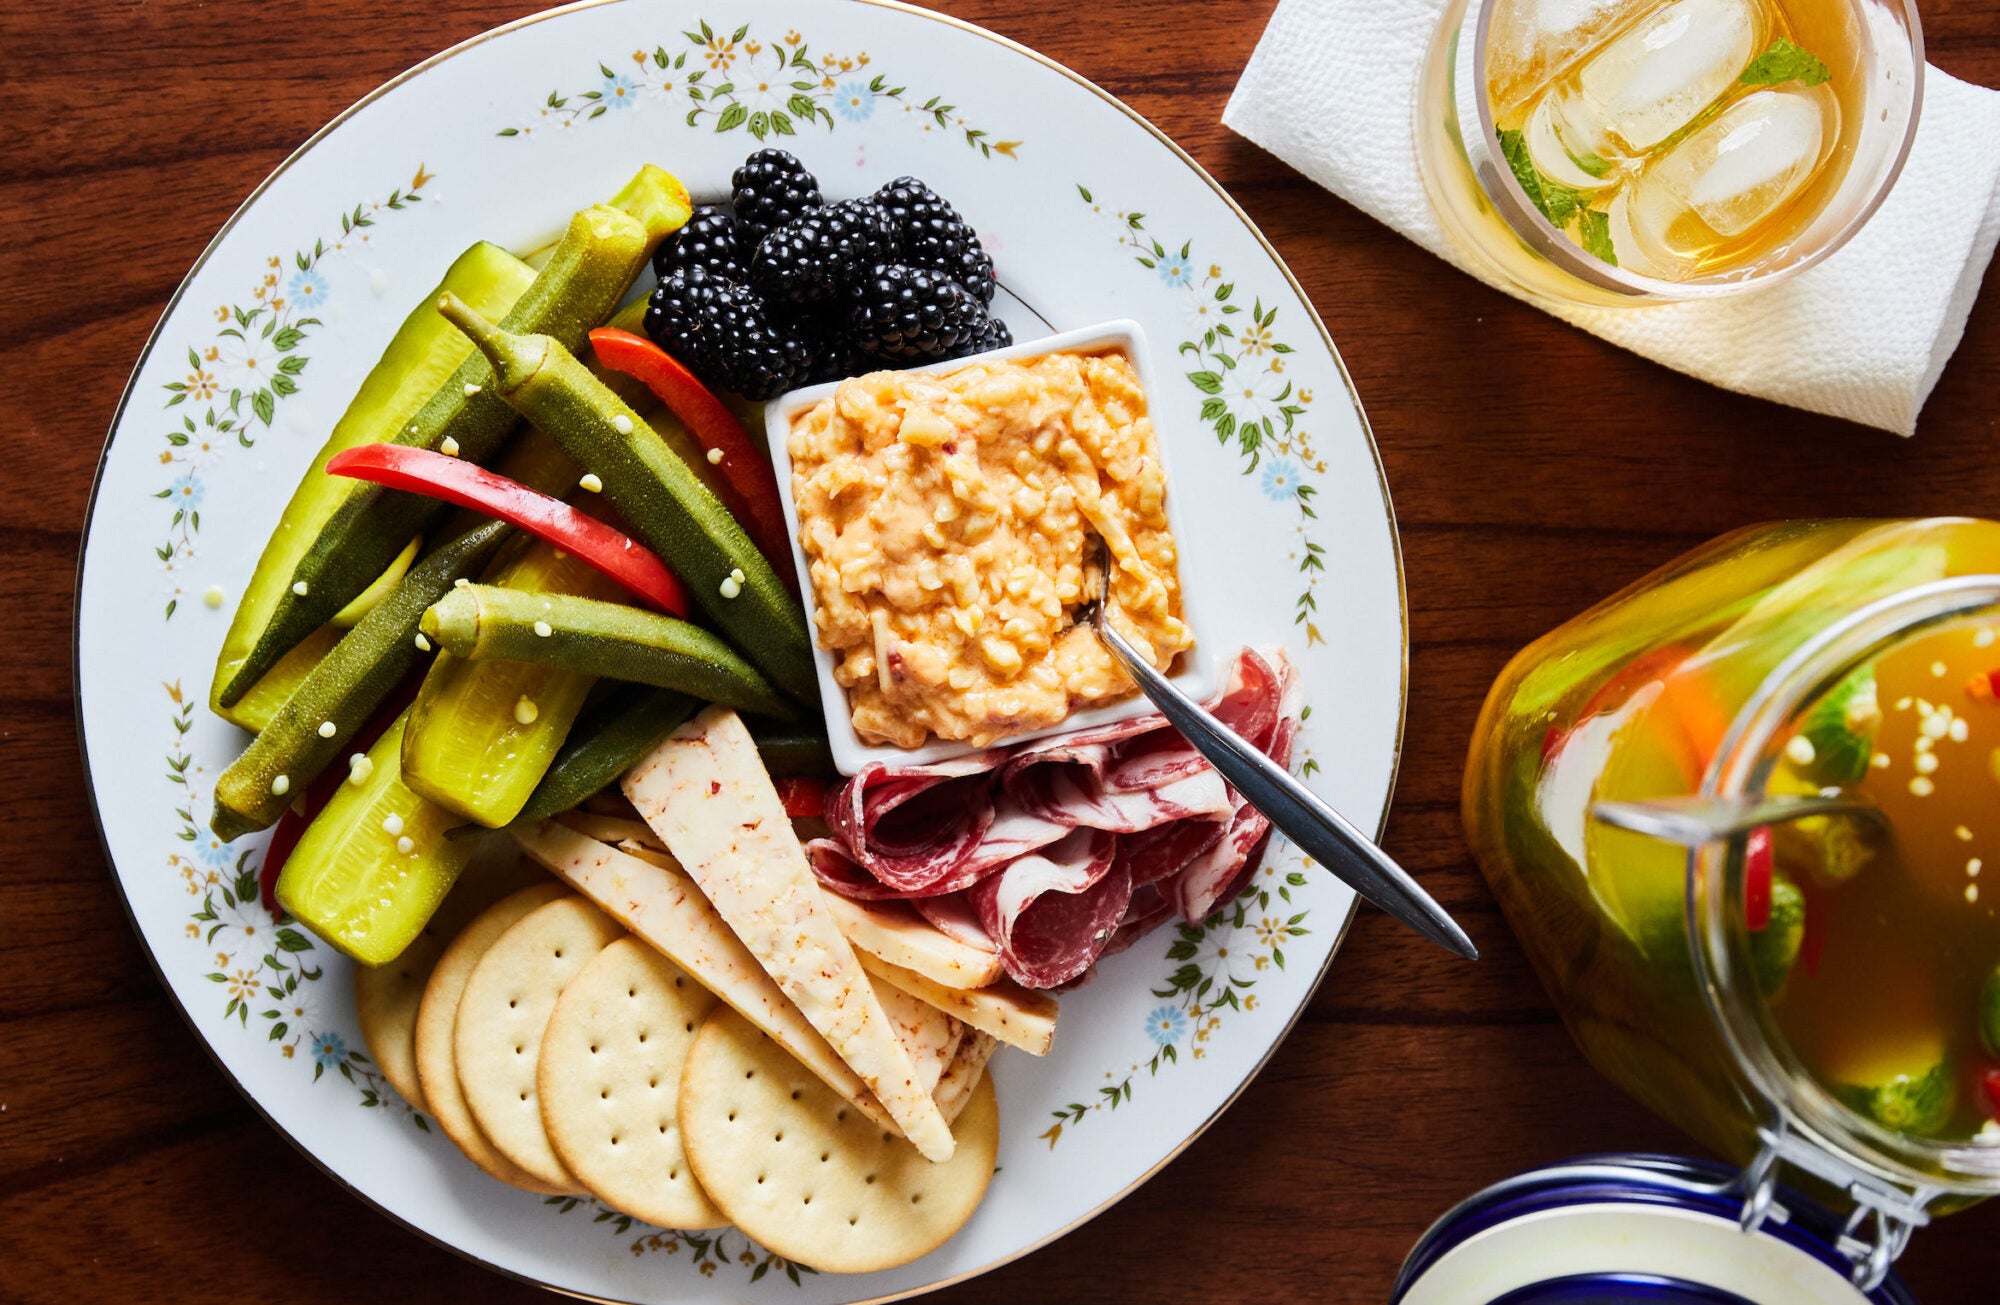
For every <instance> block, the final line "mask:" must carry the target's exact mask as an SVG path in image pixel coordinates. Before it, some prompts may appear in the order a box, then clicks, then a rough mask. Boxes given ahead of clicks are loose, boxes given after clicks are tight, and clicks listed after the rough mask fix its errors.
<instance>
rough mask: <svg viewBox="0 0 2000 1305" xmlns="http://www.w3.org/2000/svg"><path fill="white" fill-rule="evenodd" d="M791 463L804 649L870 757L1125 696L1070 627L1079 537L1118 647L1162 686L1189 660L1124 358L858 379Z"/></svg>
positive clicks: (1144, 432) (1139, 407)
mask: <svg viewBox="0 0 2000 1305" xmlns="http://www.w3.org/2000/svg"><path fill="white" fill-rule="evenodd" d="M787 448H788V450H789V452H790V454H791V460H792V487H793V496H794V498H795V499H796V501H797V504H798V512H799V528H800V534H801V538H802V542H803V543H804V546H805V553H806V558H807V560H808V561H809V562H810V563H811V567H812V584H813V592H814V595H815V596H816V598H817V599H818V610H817V611H816V612H815V613H814V617H813V619H814V624H815V625H816V626H817V631H816V634H817V638H818V640H819V643H820V646H821V647H822V648H825V649H827V650H829V651H830V652H832V653H833V654H834V655H835V657H836V659H837V664H836V667H835V670H834V678H835V679H836V680H837V681H838V682H839V683H840V684H841V686H842V687H844V688H845V689H846V690H847V696H848V704H849V706H850V708H851V709H852V711H853V716H854V728H855V732H856V733H857V734H859V735H860V737H861V738H862V739H863V740H864V741H866V742H869V743H890V744H895V745H897V746H900V747H906V748H914V747H918V746H920V745H921V744H923V743H924V741H925V739H926V737H927V736H928V735H932V734H935V735H937V736H938V737H939V738H942V739H959V740H964V741H966V742H969V743H972V744H973V745H975V746H978V747H984V746H986V745H987V744H989V743H992V742H994V741H996V740H999V739H1002V738H1006V737H1009V736H1011V735H1016V734H1025V733H1028V732H1030V731H1033V730H1039V729H1046V728H1048V727H1050V726H1053V725H1056V724H1059V723H1060V722H1061V721H1062V720H1063V719H1064V718H1065V717H1067V716H1068V715H1069V714H1070V713H1071V712H1072V711H1075V710H1080V709H1082V708H1085V707H1089V706H1094V705H1098V704H1102V703H1104V702H1107V701H1109V700H1111V699H1114V698H1120V697H1123V696H1125V695H1126V694H1129V693H1131V692H1132V691H1133V688H1134V686H1133V684H1132V681H1131V679H1130V678H1129V677H1128V676H1126V674H1125V673H1124V671H1122V670H1120V669H1119V667H1118V665H1117V663H1116V662H1114V661H1113V660H1112V659H1111V655H1110V654H1109V653H1107V652H1106V651H1105V650H1104V647H1103V645H1102V644H1100V643H1099V642H1098V641H1097V639H1096V637H1095V636H1094V635H1093V634H1092V633H1091V631H1090V629H1089V628H1088V627H1087V626H1080V625H1078V624H1076V621H1075V608H1076V607H1077V605H1078V604H1079V603H1081V602H1082V600H1083V564H1084V560H1085V557H1086V555H1087V553H1086V550H1087V549H1089V548H1091V547H1093V546H1094V545H1093V536H1094V537H1097V538H1101V539H1102V540H1103V541H1104V546H1105V562H1106V579H1107V584H1108V588H1107V593H1108V595H1109V600H1108V610H1107V612H1106V615H1107V617H1108V618H1109V619H1110V620H1111V621H1112V622H1113V623H1115V625H1116V626H1117V628H1118V630H1119V632H1120V633H1121V634H1123V635H1125V636H1126V638H1128V639H1130V640H1131V641H1132V644H1133V646H1134V647H1136V648H1137V649H1139V651H1140V652H1141V653H1142V654H1144V655H1145V656H1146V657H1147V658H1148V659H1149V660H1150V661H1151V662H1152V664H1153V665H1154V666H1156V667H1158V668H1160V669H1162V670H1165V669H1166V668H1167V666H1168V665H1169V664H1171V663H1172V661H1173V659H1174V658H1175V657H1176V656H1177V655H1179V654H1180V653H1183V652H1185V651H1187V650H1188V648H1190V647H1191V646H1192V645H1193V642H1194V639H1193V636H1192V635H1191V634H1190V633H1189V631H1188V627H1187V625H1186V624H1185V623H1184V622H1183V621H1182V620H1181V615H1180V576H1179V573H1178V571H1177V569H1176V553H1175V547H1174V538H1173V535H1172V533H1171V531H1170V530H1169V529H1168V526H1167V509H1166V495H1167V481H1166V473H1165V472H1164V470H1163V469H1162V468H1161V466H1160V457H1159V447H1158V444H1157V442H1156V440H1155V438H1154V434H1153V423H1152V421H1151V419H1150V418H1149V417H1148V416H1147V415H1146V395H1145V392H1144V391H1143V390H1142V389H1141V388H1140V386H1139V377H1138V373H1137V372H1136V371H1135V370H1134V369H1133V366H1132V362H1131V360H1130V359H1129V358H1127V357H1126V356H1125V355H1124V354H1123V353H1103V354H1075V353H1054V354H1047V355H1044V356H1042V357H1039V358H1027V359H1021V360H1018V361H1006V362H980V363H973V364H971V365H969V366H967V367H965V368H962V369H961V370H958V371H955V372H951V373H949V374H945V375H939V374H936V373H923V372H877V373H874V374H872V375H868V376H859V377H855V378H854V379H852V380H849V381H844V382H842V384H841V386H840V388H839V389H838V390H837V391H835V392H834V394H833V396H832V397H831V398H828V399H825V400H822V401H821V402H820V403H819V404H818V405H816V406H815V407H813V408H811V409H810V410H808V411H806V412H803V413H801V414H799V415H798V416H797V417H795V418H794V419H793V421H792V430H791V435H790V438H789V440H788V441H787Z"/></svg>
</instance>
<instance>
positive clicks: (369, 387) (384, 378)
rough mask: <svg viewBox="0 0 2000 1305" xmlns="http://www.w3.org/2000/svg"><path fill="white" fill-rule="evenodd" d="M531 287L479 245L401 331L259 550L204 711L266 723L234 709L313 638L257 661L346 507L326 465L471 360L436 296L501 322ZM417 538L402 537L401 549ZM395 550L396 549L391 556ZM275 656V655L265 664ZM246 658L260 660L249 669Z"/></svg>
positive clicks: (418, 404)
mask: <svg viewBox="0 0 2000 1305" xmlns="http://www.w3.org/2000/svg"><path fill="white" fill-rule="evenodd" d="M534 279H535V272H534V269H533V268H531V267H529V266H528V265H527V264H526V263H523V262H522V261H521V260H520V259H518V258H516V257H514V256H513V255H512V254H510V253H508V252H507V251H506V250H504V249H502V248H500V247H499V246H498V245H492V244H487V243H485V242H483V241H482V242H481V243H479V244H476V245H474V246H473V247H472V248H470V249H468V250H466V251H465V252H464V253H463V254H461V255H459V256H458V258H457V259H455V260H454V261H453V262H452V265H451V266H450V267H449V268H448V269H446V271H445V274H444V278H443V280H442V281H440V282H439V283H438V287H437V289H435V290H433V291H431V293H430V294H429V295H428V296H427V297H426V298H425V300H424V302H422V303H420V304H418V305H417V307H416V309H415V310H414V311H413V312H411V313H410V315H409V316H408V317H407V318H406V319H405V320H404V322H403V324H402V326H401V327H400V328H398V330H397V331H396V334H395V335H394V337H392V338H391V339H390V341H389V345H388V347H387V348H386V349H384V350H383V351H382V357H381V358H380V360H378V361H377V362H376V364H375V366H374V367H373V368H372V369H371V370H370V371H369V373H368V375H367V377H366V379H364V380H363V381H362V382H361V388H360V389H359V390H358V391H356V393H355V395H354V399H353V401H352V402H351V403H349V404H348V405H347V411H346V412H345V413H343V414H342V415H341V418H340V420H339V421H338V422H336V423H334V427H333V431H332V433H331V434H329V435H328V436H327V439H326V444H325V445H324V446H323V447H322V448H321V449H320V451H319V453H318V455H317V456H316V457H314V459H313V462H312V465H311V466H310V467H308V468H307V469H306V474H305V475H304V477H302V478H301V479H300V481H299V484H298V487H297V488H296V489H294V490H293V491H292V496H291V498H290V500H289V501H287V502H286V504H285V509H284V511H283V512H281V513H280V514H279V516H278V524H277V525H276V527H274V528H273V529H272V531H271V536H270V538H269V539H267V540H266V541H265V543H264V551H263V552H262V553H261V554H260V555H259V556H258V558H257V566H256V569H255V570H254V571H253V572H252V573H251V576H250V581H249V583H248V584H247V585H246V586H245V587H244V590H243V597H242V598H241V600H239V601H238V603H237V604H236V611H235V614H234V615H233V616H231V618H230V621H229V632H228V633H227V634H226V635H224V636H223V640H222V650H221V652H220V653H218V654H217V656H216V661H215V679H214V681H213V683H212V684H211V686H210V689H209V707H210V709H211V710H213V711H214V712H216V713H217V714H218V715H220V716H223V717H225V718H227V719H229V720H232V721H234V722H235V723H236V724H238V725H242V726H244V727H245V728H248V729H255V728H258V727H259V725H260V723H261V719H268V717H269V711H268V710H264V711H260V712H253V713H251V714H249V716H248V718H246V716H245V715H239V714H237V713H235V712H234V711H232V710H231V709H232V708H234V707H236V706H237V705H238V704H239V703H242V702H244V701H246V700H247V699H248V697H249V696H250V695H251V693H252V692H253V690H252V686H253V685H255V686H257V687H256V690H255V692H256V693H257V694H258V696H268V695H269V694H270V692H271V690H266V689H265V688H264V687H263V685H262V683H261V681H262V680H264V679H266V678H268V676H267V674H266V673H267V672H270V671H272V670H273V668H274V667H275V666H276V665H277V664H278V662H279V659H280V658H281V657H285V656H286V655H287V654H289V653H290V652H292V651H293V650H294V649H295V648H297V647H299V646H302V645H303V642H304V641H305V640H306V639H308V638H309V637H310V636H312V635H313V634H314V631H313V630H306V629H300V628H298V627H299V625H300V624H301V623H302V622H301V621H300V620H293V621H289V622H288V623H287V626H286V630H287V633H286V634H285V635H284V636H283V639H282V642H283V644H284V646H283V647H278V648H275V650H274V649H273V648H270V647H265V648H264V649H263V651H261V652H258V649H259V647H260V645H262V644H264V642H265V636H266V634H267V632H268V631H269V630H270V629H271V622H272V620H273V618H274V617H275V615H276V613H277V611H278V608H279V605H280V603H281V602H282V601H283V599H284V598H285V597H286V596H287V595H288V592H289V590H290V589H291V586H292V583H293V575H292V572H293V571H294V570H296V569H297V567H298V565H299V562H300V560H301V559H303V558H304V557H305V555H306V552H307V550H309V549H310V548H311V547H312V546H313V543H314V542H315V541H316V540H317V539H318V538H319V536H320V534H321V532H323V531H324V530H326V529H327V528H328V526H329V525H330V524H331V522H332V521H333V518H334V516H335V515H336V514H337V513H338V511H339V509H340V506H341V504H342V503H343V502H344V501H345V498H346V491H347V486H344V485H342V484H341V483H340V482H338V481H335V480H331V479H329V478H328V477H327V475H326V464H327V462H328V460H329V459H331V458H332V457H333V456H334V455H335V454H336V453H339V452H340V451H341V450H343V449H350V448H355V447H357V446H359V445H362V444H373V443H375V442H377V441H380V440H386V439H390V438H392V437H393V436H394V435H395V433H396V432H397V431H400V430H404V429H406V428H408V426H409V424H410V421H411V419H412V418H413V417H414V416H415V415H416V414H417V412H418V410H419V409H421V408H423V406H424V405H425V404H426V403H428V402H429V401H430V398H431V396H432V395H433V394H435V393H437V390H438V387H439V386H441V385H443V384H444V383H445V381H446V380H448V379H450V378H451V376H452V375H453V374H454V373H455V372H457V371H458V370H459V369H460V368H461V367H462V366H463V365H464V364H465V363H466V361H467V360H468V359H469V358H471V357H472V355H473V350H472V349H471V348H469V347H468V346H467V345H466V343H465V341H464V339H463V338H462V337H461V336H460V335H459V333H458V332H456V331H453V330H451V329H449V328H448V327H446V328H445V329H439V328H440V327H441V326H443V325H444V324H443V323H440V322H439V321H438V320H437V314H436V312H435V311H434V310H433V309H432V307H431V305H432V303H434V302H435V300H436V298H437V296H438V295H439V294H442V293H444V292H445V291H447V290H449V291H451V292H452V293H454V294H461V295H464V296H465V297H466V298H467V299H470V300H472V301H473V302H475V303H478V304H480V305H481V306H482V307H483V309H484V310H485V311H488V312H494V313H505V312H507V311H508V310H509V309H510V308H512V307H513V306H514V304H515V302H516V301H518V300H519V299H520V298H521V295H522V294H523V293H524V292H525V291H526V290H527V288H528V286H529V285H530V284H531V283H533V281H534ZM414 533H415V532H414V531H411V532H408V533H406V534H405V535H404V537H403V539H404V540H407V539H408V538H409V535H410V534H414ZM402 542H403V541H402V540H399V541H397V545H398V547H401V544H402ZM382 571H383V568H380V567H378V568H376V572H375V574H376V575H377V576H379V575H381V574H382ZM373 578H374V577H373V576H371V577H369V580H372V579H373ZM366 583H367V581H363V582H362V584H361V585H357V586H356V590H355V592H356V593H359V592H361V589H362V587H364V586H365V585H366ZM353 596H354V595H353V594H350V595H348V597H349V598H351V597H353ZM345 601H346V599H345V598H343V599H341V600H340V602H336V603H333V604H332V605H331V606H328V607H326V615H327V618H328V619H329V620H330V619H331V618H332V616H333V614H334V613H335V612H337V611H338V610H339V609H340V605H341V603H343V602H345ZM323 624H324V622H322V625H323ZM317 628H319V627H315V629H317ZM274 651H275V653H276V655H272V654H273V652H274ZM253 652H255V653H257V656H256V660H255V662H254V663H253V662H252V654H253ZM310 665H311V662H310V661H307V662H306V663H305V664H304V665H303V666H300V665H296V664H295V665H294V666H293V667H291V668H290V669H291V670H292V671H294V672H302V671H303V670H305V669H307V668H309V667H310ZM281 683H282V681H281ZM273 705H275V704H273Z"/></svg>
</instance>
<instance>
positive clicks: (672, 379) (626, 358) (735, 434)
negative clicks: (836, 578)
mask: <svg viewBox="0 0 2000 1305" xmlns="http://www.w3.org/2000/svg"><path fill="white" fill-rule="evenodd" d="M590 347H591V349H592V350H593V351H594V352H595V353H596V355H597V361H598V362H600V363H602V364H604V365H605V366H606V367H609V368H610V369H611V370H612V371H614V372H623V373H624V374H625V375H627V376H630V377H631V378H632V379H633V380H636V381H638V382H639V383H640V384H642V385H644V386H645V387H646V388H647V389H649V390H651V391H652V392H653V394H654V395H655V396H656V397H657V398H658V399H659V401H660V402H661V403H664V404H666V405H667V411H669V412H671V413H673V414H674V416H676V417H678V418H680V420H681V424H682V425H684V426H686V427H687V428H688V433H689V434H690V435H693V436H694V438H695V441H696V442H697V443H699V444H700V445H701V447H702V451H703V452H704V453H707V454H708V455H709V456H710V457H711V458H714V457H716V455H717V454H718V453H719V454H720V458H719V460H717V461H716V462H715V464H714V465H715V467H716V469H717V470H718V471H720V472H721V473H722V476H723V480H724V482H725V483H726V484H727V486H728V487H729V489H730V490H731V491H732V492H731V493H730V494H729V495H728V496H727V497H728V498H729V499H730V502H729V504H728V506H729V510H730V511H731V512H732V513H734V514H735V516H736V518H737V520H739V521H741V522H742V523H743V528H744V530H745V531H747V532H748V533H749V535H750V538H751V541H752V542H753V543H755V544H756V545H757V551H758V552H760V553H762V554H763V555H764V559H765V560H766V561H768V562H769V563H770V564H771V569H772V570H774V571H776V572H777V573H778V578H779V579H781V580H783V581H784V582H785V584H786V586H787V587H788V588H791V589H792V590H793V591H794V592H796V591H797V589H798V575H797V572H796V571H795V570H794V569H793V566H792V545H791V532H790V531H788V530H787V529H786V528H785V505H784V500H783V499H781V498H780V497H779V496H778V477H777V473H776V472H774V471H773V470H772V469H771V460H770V459H769V458H768V457H766V456H765V455H764V452H763V450H761V449H759V448H758V447H757V445H756V443H755V442H754V441H752V440H751V438H750V433H749V432H748V431H746V430H744V429H743V423H742V422H740V421H738V420H737V419H736V414H735V413H734V412H732V411H730V409H729V405H728V404H726V403H724V402H723V401H722V400H721V399H718V398H717V397H716V396H715V394H714V393H713V392H712V391H711V390H710V389H709V388H708V387H707V386H705V385H703V384H702V383H701V381H700V380H699V379H697V378H696V376H695V374H694V373H693V372H691V371H689V370H688V369H687V368H686V367H685V366H684V365H682V363H681V362H680V360H679V359H677V358H675V357H674V356H673V355H672V354H670V353H668V352H667V351H666V350H665V349H662V348H661V347H660V346H659V345H657V344H654V343H653V342H652V341H651V340H648V339H647V338H646V337H645V336H643V335H634V334H632V333H631V332H630V331H621V330H619V329H618V328H617V327H614V326H600V327H598V328H597V329H596V330H594V331H592V332H591V333H590Z"/></svg>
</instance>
